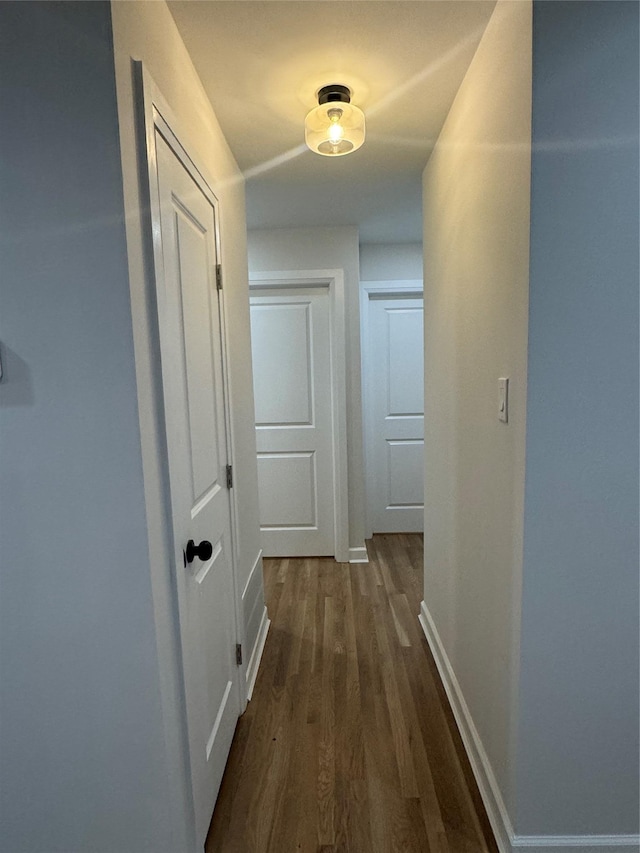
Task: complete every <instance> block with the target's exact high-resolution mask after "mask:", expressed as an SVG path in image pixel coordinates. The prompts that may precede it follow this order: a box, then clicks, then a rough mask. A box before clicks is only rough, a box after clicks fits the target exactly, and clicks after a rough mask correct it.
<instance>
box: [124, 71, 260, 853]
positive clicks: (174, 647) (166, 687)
mask: <svg viewBox="0 0 640 853" xmlns="http://www.w3.org/2000/svg"><path fill="white" fill-rule="evenodd" d="M132 74H133V77H134V91H135V104H134V109H135V120H136V122H137V127H138V158H139V174H140V178H141V182H142V184H143V186H142V198H143V200H144V201H146V202H147V203H148V204H149V211H148V212H145V211H142V212H141V213H142V224H143V226H144V234H143V237H144V241H145V246H144V250H145V256H146V264H147V300H148V302H147V311H148V323H149V329H150V330H151V334H152V337H153V342H152V343H153V347H154V350H155V352H156V353H159V352H160V344H159V320H158V313H157V310H156V282H158V281H159V282H162V281H163V280H164V265H163V260H162V244H161V236H160V203H159V198H158V193H157V161H156V152H155V132H156V128H157V129H158V131H159V132H160V133H161V135H162V136H163V137H164V138H165V140H166V141H167V143H168V144H169V146H170V147H171V149H172V150H173V152H174V153H175V155H176V156H177V157H178V159H179V160H180V162H181V163H182V164H183V166H184V167H185V168H186V170H187V171H188V172H189V174H190V175H191V176H192V178H193V179H194V180H195V181H196V182H197V183H198V185H199V186H200V189H201V190H202V192H203V193H204V194H205V196H206V197H207V198H208V199H209V201H210V202H211V203H212V205H213V207H214V210H215V222H216V235H215V237H216V254H217V257H218V258H219V259H220V257H221V245H220V235H219V218H220V207H219V202H218V199H217V197H216V195H215V193H214V192H213V190H212V189H211V187H212V186H213V185H214V181H213V180H212V179H211V178H210V176H209V173H208V170H207V169H206V167H205V166H204V165H203V164H202V163H201V162H200V161H199V160H198V158H197V156H195V155H194V154H193V151H194V147H193V146H192V145H191V144H190V141H189V136H188V134H186V133H184V132H183V129H182V127H181V125H180V122H179V121H178V120H177V119H176V117H175V115H174V114H173V112H172V110H171V108H170V107H169V105H168V103H167V102H166V100H165V99H164V97H163V96H162V94H161V92H160V90H159V89H158V87H157V85H156V84H155V82H154V81H153V79H152V77H151V76H150V74H149V73H148V71H147V70H146V68H144V66H143V64H142V62H140V61H137V60H134V61H132ZM183 142H184V145H183ZM185 146H187V147H185ZM187 148H188V150H189V153H187ZM220 297H221V298H220V303H219V304H220V317H221V347H222V362H223V364H222V372H223V393H224V400H225V426H226V431H227V447H228V455H229V461H230V463H231V464H232V465H234V467H235V464H236V451H235V446H234V436H233V431H232V428H231V427H232V418H231V382H230V377H229V371H228V347H227V328H228V322H227V308H226V304H225V299H224V292H223V291H222V292H221V293H220ZM154 383H155V384H157V388H158V395H159V399H160V400H162V399H163V390H162V375H161V372H160V365H159V364H157V365H156V373H155V374H154ZM158 408H159V409H160V408H161V409H162V411H157V413H156V417H157V418H158V420H159V421H160V425H161V428H162V430H164V429H166V427H165V414H164V409H163V407H162V406H160V407H158ZM164 453H165V454H166V444H165V445H164ZM162 468H163V474H164V485H163V492H164V505H165V516H166V518H167V520H168V524H167V538H166V541H165V543H164V546H165V548H166V549H167V551H168V553H169V555H170V556H169V564H170V565H171V566H175V562H176V556H175V555H176V554H178V549H179V550H180V553H181V550H182V543H176V542H175V541H174V535H173V521H172V511H171V492H170V488H169V475H168V465H167V461H166V459H164V460H163V462H162ZM230 514H231V541H232V547H231V554H230V558H231V571H232V577H233V596H234V611H235V612H234V617H235V630H236V638H237V639H236V642H237V643H241V644H243V647H245V643H244V627H245V626H244V619H243V612H242V600H241V597H240V596H241V592H242V591H241V590H240V589H239V588H238V572H237V567H238V561H239V556H238V535H237V534H238V496H237V493H236V490H235V489H232V490H231V492H230ZM178 565H181V563H180V562H179V563H178ZM169 583H170V592H169V594H167V590H166V587H165V582H164V580H163V579H161V578H158V577H156V576H155V575H154V573H153V572H152V577H151V585H152V596H153V606H154V618H155V623H156V631H157V641H158V658H159V661H158V662H159V668H160V701H161V705H162V713H163V719H164V729H165V742H166V746H167V754H168V757H169V760H170V761H172V762H173V761H176V762H177V761H178V760H181V761H184V762H185V764H186V767H185V773H186V775H185V773H182V772H179V771H178V770H177V768H176V767H174V768H173V770H174V772H172V773H171V774H170V780H169V781H170V791H171V802H172V807H173V808H175V820H177V821H180V822H181V823H182V825H183V827H184V831H185V833H186V835H187V839H188V840H187V843H188V844H189V845H190V846H191V847H192V849H195V847H194V846H195V833H194V817H193V808H194V806H193V799H192V795H191V773H190V771H189V766H188V765H189V751H188V746H187V737H188V736H187V718H186V702H185V696H184V674H183V664H182V649H181V640H180V626H179V621H178V601H177V587H176V584H175V575H172V577H171V578H170V581H169ZM246 667H247V661H244V662H243V664H242V665H241V666H240V667H238V679H237V686H236V690H237V691H238V706H239V708H240V711H241V712H242V711H243V710H244V708H245V707H246V704H247V682H246ZM176 679H177V682H176ZM177 683H178V684H179V687H176V684H177ZM176 689H178V691H179V694H180V695H179V697H177V696H176ZM176 699H178V701H176ZM185 782H186V784H187V785H188V790H185V788H184V785H185ZM185 809H186V810H188V811H189V812H190V813H191V815H192V816H191V818H190V820H187V825H186V826H185V824H184V821H185V814H186V813H187V812H185Z"/></svg>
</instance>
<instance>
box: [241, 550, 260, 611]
mask: <svg viewBox="0 0 640 853" xmlns="http://www.w3.org/2000/svg"><path fill="white" fill-rule="evenodd" d="M258 567H259V568H260V571H261V570H262V548H260V550H259V551H258V556H257V557H256V559H255V560H254V563H253V566H252V567H251V571H250V572H249V577H248V578H247V582H246V584H245V585H244V589H243V590H242V600H243V601H244V599H245V598H246V595H247V592H248V591H249V588H250V586H251V584H252V583H253V578H254V576H255V573H256V572H257V571H258Z"/></svg>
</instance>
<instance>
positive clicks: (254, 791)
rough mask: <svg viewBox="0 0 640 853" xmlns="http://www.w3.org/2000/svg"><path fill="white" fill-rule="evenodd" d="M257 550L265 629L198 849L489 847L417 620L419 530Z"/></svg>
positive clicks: (463, 851)
mask: <svg viewBox="0 0 640 853" xmlns="http://www.w3.org/2000/svg"><path fill="white" fill-rule="evenodd" d="M367 550H368V553H369V557H370V562H369V563H368V564H354V565H349V564H347V563H341V564H338V563H336V562H335V561H333V560H331V559H328V558H315V559H281V560H277V559H266V560H265V561H264V572H265V595H266V599H267V606H268V610H269V616H270V619H271V628H270V630H269V635H268V637H267V642H266V644H265V649H264V654H263V659H262V662H261V665H260V671H259V673H258V677H257V680H256V685H255V688H254V693H253V698H252V700H251V702H250V703H249V706H248V708H247V710H246V712H245V714H244V715H243V717H242V718H241V719H240V720H239V721H238V726H237V729H236V734H235V737H234V742H233V745H232V748H231V752H230V755H229V761H228V763H227V768H226V771H225V775H224V779H223V782H222V786H221V788H220V793H219V796H218V801H217V804H216V808H215V813H214V815H213V819H212V822H211V828H210V830H209V836H208V838H207V842H206V846H205V851H206V853H321V851H324V853H497V847H496V845H495V841H494V839H493V837H492V835H491V831H490V828H489V824H488V820H487V817H486V814H485V812H484V809H483V807H482V802H481V800H480V796H479V793H478V791H477V788H476V786H475V782H474V780H473V775H472V773H471V770H470V767H469V764H468V761H467V758H466V755H465V754H464V749H463V747H462V742H461V740H460V736H459V733H458V731H457V728H456V727H455V721H454V720H453V716H452V713H451V710H450V708H449V706H448V704H447V700H446V696H445V694H444V689H443V687H442V684H441V682H440V680H439V676H438V673H437V670H436V667H435V663H434V661H433V658H432V657H431V653H430V651H429V648H428V646H427V643H426V640H425V638H424V635H423V633H422V630H421V628H420V625H419V623H418V619H417V614H418V612H419V606H420V599H421V598H422V574H423V568H422V561H423V557H422V537H421V536H420V535H419V534H382V535H376V536H374V538H373V540H369V541H368V542H367Z"/></svg>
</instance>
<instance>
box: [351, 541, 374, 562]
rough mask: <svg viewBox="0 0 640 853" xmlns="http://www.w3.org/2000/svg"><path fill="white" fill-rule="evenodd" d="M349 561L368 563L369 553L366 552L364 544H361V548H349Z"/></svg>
mask: <svg viewBox="0 0 640 853" xmlns="http://www.w3.org/2000/svg"><path fill="white" fill-rule="evenodd" d="M349 562H350V563H368V562H369V555H368V554H367V549H366V546H364V545H363V546H362V547H361V548H349Z"/></svg>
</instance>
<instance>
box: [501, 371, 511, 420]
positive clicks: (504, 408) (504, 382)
mask: <svg viewBox="0 0 640 853" xmlns="http://www.w3.org/2000/svg"><path fill="white" fill-rule="evenodd" d="M498 418H499V419H500V420H501V421H503V422H504V423H505V424H506V423H508V421H509V377H508V376H505V377H502V378H500V379H498Z"/></svg>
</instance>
